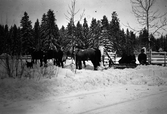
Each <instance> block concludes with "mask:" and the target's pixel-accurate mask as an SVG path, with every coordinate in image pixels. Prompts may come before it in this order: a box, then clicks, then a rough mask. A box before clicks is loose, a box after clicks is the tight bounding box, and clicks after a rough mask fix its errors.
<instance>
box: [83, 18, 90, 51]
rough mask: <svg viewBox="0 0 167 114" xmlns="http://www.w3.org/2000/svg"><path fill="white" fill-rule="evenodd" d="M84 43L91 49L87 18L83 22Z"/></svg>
mask: <svg viewBox="0 0 167 114" xmlns="http://www.w3.org/2000/svg"><path fill="white" fill-rule="evenodd" d="M82 26H83V42H84V44H85V48H88V47H89V27H88V23H87V20H86V18H84V22H83V25H82Z"/></svg>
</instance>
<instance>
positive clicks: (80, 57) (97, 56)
mask: <svg viewBox="0 0 167 114" xmlns="http://www.w3.org/2000/svg"><path fill="white" fill-rule="evenodd" d="M74 54H75V57H76V69H82V63H81V62H82V61H83V62H84V61H86V60H91V62H92V64H93V66H94V70H97V67H98V66H100V62H101V52H100V50H99V49H97V48H88V49H77V50H75V53H74Z"/></svg>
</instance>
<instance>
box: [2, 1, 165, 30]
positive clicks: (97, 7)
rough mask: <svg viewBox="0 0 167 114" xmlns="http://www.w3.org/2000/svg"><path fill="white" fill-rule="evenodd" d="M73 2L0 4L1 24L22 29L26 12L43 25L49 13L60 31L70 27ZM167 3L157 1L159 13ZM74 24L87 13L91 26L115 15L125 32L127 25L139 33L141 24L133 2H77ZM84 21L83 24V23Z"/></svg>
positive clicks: (4, 2) (16, 2)
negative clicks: (53, 15) (45, 15)
mask: <svg viewBox="0 0 167 114" xmlns="http://www.w3.org/2000/svg"><path fill="white" fill-rule="evenodd" d="M71 1H72V0H0V23H1V24H8V25H9V26H11V25H13V24H16V25H18V26H20V20H21V18H22V17H23V15H24V12H25V11H26V12H27V13H28V15H29V18H30V20H31V21H32V25H34V22H35V21H36V20H37V19H39V21H41V19H42V15H43V14H44V13H47V11H48V10H49V9H51V10H53V11H54V13H55V18H56V24H57V25H58V27H59V28H61V27H62V25H64V26H65V27H66V26H67V24H68V22H69V21H68V20H67V19H66V16H65V15H67V16H69V15H68V13H67V11H69V6H71ZM166 6H167V0H158V1H157V3H156V5H155V7H154V8H155V9H158V10H159V11H160V12H166V11H167V7H166ZM77 10H79V12H78V13H77V14H76V15H75V21H76V22H77V21H78V20H79V19H80V15H81V14H82V13H83V11H84V10H85V11H84V16H83V18H86V19H87V21H88V23H90V22H91V20H92V18H96V19H97V20H101V19H102V18H103V16H104V15H106V16H107V18H108V20H109V21H110V20H111V14H112V13H113V12H114V11H116V12H117V14H118V18H119V20H120V25H121V28H126V27H125V25H127V23H129V24H130V25H131V26H132V27H133V28H135V29H139V28H140V27H139V25H138V22H137V21H136V18H135V16H134V14H133V12H132V8H131V3H130V0H76V11H77ZM83 18H82V20H81V23H82V22H83Z"/></svg>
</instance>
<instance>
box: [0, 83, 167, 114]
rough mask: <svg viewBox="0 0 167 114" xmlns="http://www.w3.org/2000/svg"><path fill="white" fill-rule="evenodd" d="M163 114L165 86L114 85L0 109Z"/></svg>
mask: <svg viewBox="0 0 167 114" xmlns="http://www.w3.org/2000/svg"><path fill="white" fill-rule="evenodd" d="M67 113H68V114H166V113H167V87H166V86H162V87H158V86H156V87H150V86H145V85H143V86H141V85H140V86H139V85H138V86H134V85H131V86H129V85H128V86H125V85H124V86H116V87H112V88H108V89H99V90H95V91H89V92H81V91H80V92H79V93H70V94H68V95H65V96H59V97H50V98H47V99H43V100H35V101H22V102H16V103H15V104H12V105H9V106H6V107H4V108H2V107H1V108H0V114H67Z"/></svg>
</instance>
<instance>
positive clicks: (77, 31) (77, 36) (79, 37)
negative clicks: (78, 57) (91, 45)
mask: <svg viewBox="0 0 167 114" xmlns="http://www.w3.org/2000/svg"><path fill="white" fill-rule="evenodd" d="M82 31H83V28H82V25H81V24H80V22H79V21H78V23H77V25H76V28H75V34H74V35H75V41H76V44H78V45H79V46H81V47H84V46H85V44H84V42H83V33H82Z"/></svg>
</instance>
